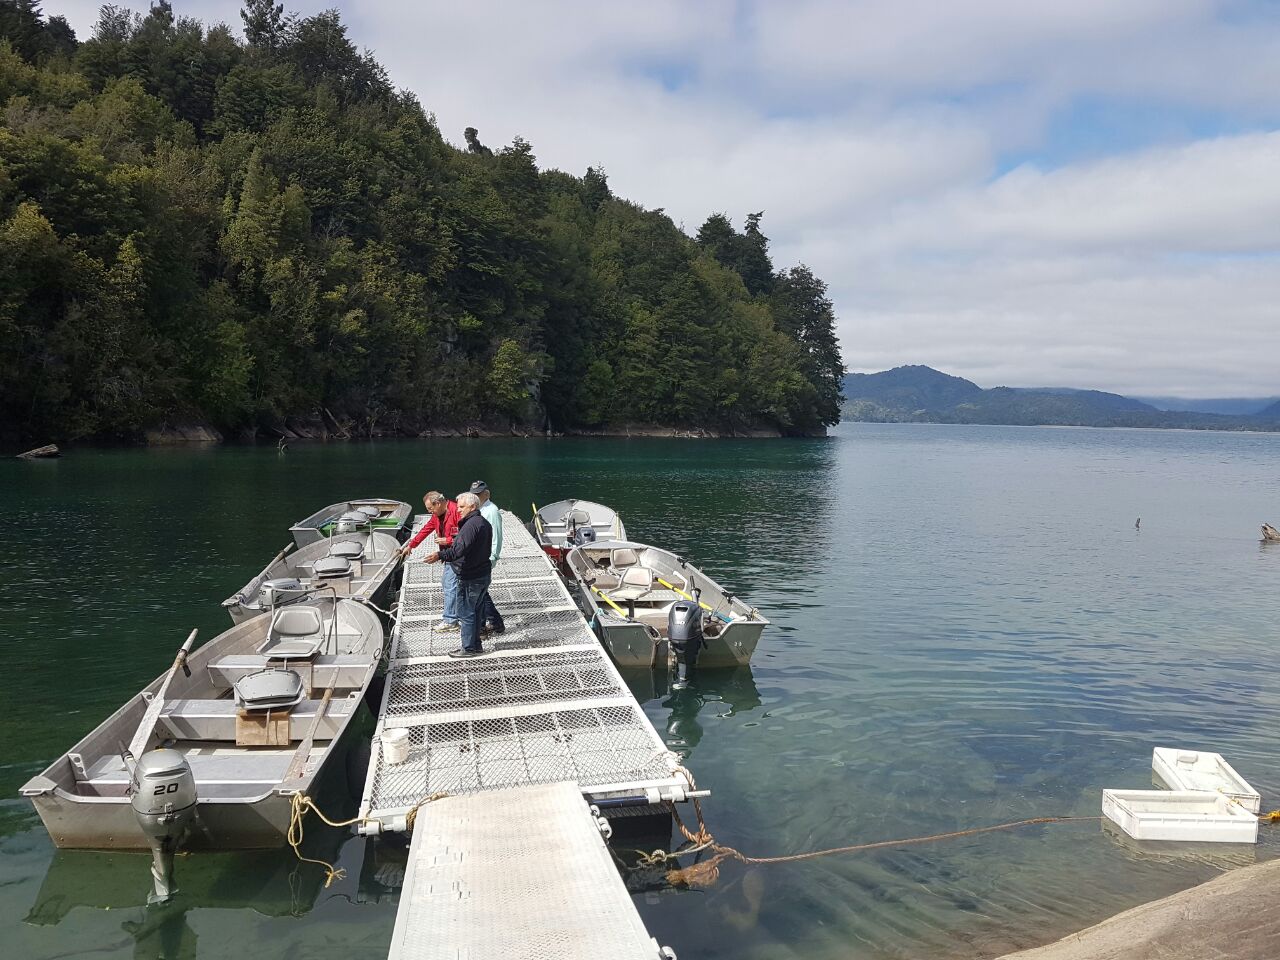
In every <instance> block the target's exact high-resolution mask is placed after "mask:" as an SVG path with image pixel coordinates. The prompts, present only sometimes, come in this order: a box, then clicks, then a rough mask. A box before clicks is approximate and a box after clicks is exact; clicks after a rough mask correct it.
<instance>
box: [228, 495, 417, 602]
mask: <svg viewBox="0 0 1280 960" xmlns="http://www.w3.org/2000/svg"><path fill="white" fill-rule="evenodd" d="M356 516H358V514H357V515H353V514H344V517H345V518H346V519H344V520H341V521H340V522H339V523H338V524H337V525H336V526H335V531H334V533H333V534H332V536H329V537H326V538H324V539H322V540H317V541H316V542H314V543H309V544H307V545H306V546H305V547H300V548H299V549H297V550H294V549H293V545H292V544H289V545H288V546H286V547H285V548H284V549H283V550H281V551H280V552H279V553H278V554H276V556H275V559H274V560H272V561H271V562H270V563H269V564H267V566H266V568H265V569H264V570H263V571H262V572H261V573H259V574H258V575H257V576H256V577H254V578H253V579H252V580H250V581H249V582H248V583H246V584H245V585H244V586H243V587H241V588H240V589H239V590H237V591H236V592H235V593H234V594H232V595H231V596H230V597H228V598H227V599H226V600H223V601H222V606H223V607H225V608H226V610H227V612H228V613H229V614H231V620H232V622H233V623H243V622H244V621H245V620H248V619H250V618H252V617H256V616H258V615H259V614H261V613H264V612H265V611H267V610H270V609H273V608H274V607H276V606H279V605H281V604H284V603H289V602H291V601H293V600H297V599H301V598H303V597H306V596H311V595H315V596H319V595H322V594H324V595H329V596H331V597H358V598H360V599H363V600H367V601H369V602H371V603H373V604H376V605H378V606H384V605H385V601H386V599H387V595H388V594H389V592H390V590H391V586H392V581H393V580H394V576H393V575H394V574H395V572H396V570H397V569H398V568H399V566H400V543H399V541H398V540H396V538H395V537H393V536H392V535H391V534H389V533H383V532H382V531H380V530H375V529H372V528H371V527H370V525H369V523H368V522H367V518H361V519H360V520H357V519H356Z"/></svg>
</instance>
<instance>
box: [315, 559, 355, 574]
mask: <svg viewBox="0 0 1280 960" xmlns="http://www.w3.org/2000/svg"><path fill="white" fill-rule="evenodd" d="M311 569H312V571H313V572H314V573H315V575H316V576H317V577H320V578H322V579H329V578H332V577H349V576H351V561H350V560H348V559H347V558H346V557H322V558H321V559H319V560H317V561H316V562H315V563H313V564H311Z"/></svg>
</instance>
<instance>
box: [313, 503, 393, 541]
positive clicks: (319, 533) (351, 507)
mask: <svg viewBox="0 0 1280 960" xmlns="http://www.w3.org/2000/svg"><path fill="white" fill-rule="evenodd" d="M348 513H362V514H364V515H365V516H366V517H368V519H369V524H370V526H371V527H372V528H373V529H375V530H380V531H382V532H383V533H388V534H390V535H391V536H393V537H395V538H396V539H397V540H404V538H405V535H406V534H407V532H408V529H409V527H408V524H409V515H410V514H411V513H412V508H411V507H410V506H409V504H407V503H402V502H401V501H399V500H377V499H375V500H343V501H342V502H341V503H331V504H329V506H327V507H325V508H324V509H323V510H317V511H316V512H315V513H313V514H312V515H311V516H309V517H307V518H306V519H305V520H299V521H298V522H297V523H295V524H294V525H293V526H292V527H290V528H289V532H290V533H292V534H293V542H294V544H295V545H296V546H299V547H305V546H307V545H308V544H311V543H315V542H316V541H318V540H323V539H325V538H326V537H329V536H332V535H333V533H334V532H335V531H336V529H337V527H338V522H339V520H340V519H341V518H342V516H343V514H348Z"/></svg>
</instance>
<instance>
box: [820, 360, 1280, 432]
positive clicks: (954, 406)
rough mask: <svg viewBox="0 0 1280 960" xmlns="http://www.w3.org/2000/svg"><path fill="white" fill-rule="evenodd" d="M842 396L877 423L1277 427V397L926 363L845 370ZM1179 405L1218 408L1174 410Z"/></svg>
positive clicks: (858, 416)
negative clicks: (1143, 394) (1118, 385)
mask: <svg viewBox="0 0 1280 960" xmlns="http://www.w3.org/2000/svg"><path fill="white" fill-rule="evenodd" d="M844 395H845V402H844V419H845V420H862V421H868V422H875V423H990V424H1013V425H1020V426H1078V427H1180V428H1184V429H1196V430H1280V400H1275V401H1274V402H1272V401H1271V399H1270V398H1260V399H1254V400H1247V399H1234V400H1233V399H1223V400H1204V401H1188V400H1179V401H1172V400H1169V399H1167V398H1149V399H1147V400H1139V399H1136V398H1134V397H1122V396H1120V394H1118V393H1104V392H1102V391H1100V390H1074V389H1070V388H1063V387H1040V388H1028V387H992V388H990V389H986V390H984V389H983V388H982V387H980V386H978V385H977V384H976V383H973V382H972V381H969V380H965V379H964V378H962V377H953V376H950V375H949V374H945V373H942V372H940V371H938V370H934V369H933V368H932V367H925V366H907V367H894V368H893V369H892V370H885V371H883V372H882V373H851V374H848V375H847V376H846V377H845V379H844ZM1175 404H1197V405H1200V406H1213V407H1214V408H1215V409H1213V410H1192V409H1173V407H1174V406H1175ZM1228 410H1230V412H1228Z"/></svg>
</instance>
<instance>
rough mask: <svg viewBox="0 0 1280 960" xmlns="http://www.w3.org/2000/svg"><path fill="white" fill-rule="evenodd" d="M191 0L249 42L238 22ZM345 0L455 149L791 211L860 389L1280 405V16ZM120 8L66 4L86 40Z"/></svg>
mask: <svg viewBox="0 0 1280 960" xmlns="http://www.w3.org/2000/svg"><path fill="white" fill-rule="evenodd" d="M125 5H128V4H127V2H126V3H125ZM174 5H175V8H176V10H177V12H178V13H179V14H180V15H183V14H185V15H191V16H196V17H198V18H200V19H203V20H206V21H216V20H223V21H226V22H227V23H230V24H232V25H233V26H236V27H237V28H238V27H239V22H240V21H239V17H238V9H239V5H238V3H236V2H223V0H191V2H183V0H174ZM330 5H332V4H312V3H307V2H297V3H295V4H289V3H288V2H287V0H286V6H287V7H289V8H290V9H297V10H299V11H300V12H302V13H304V14H309V13H314V12H317V11H318V10H320V9H323V7H325V6H330ZM337 5H338V7H339V8H340V9H341V10H342V12H343V16H344V20H345V21H346V22H347V24H348V26H349V28H350V34H351V36H352V38H353V40H354V41H355V42H356V43H357V44H359V45H361V46H364V47H368V48H369V49H371V50H372V51H373V52H374V53H375V54H376V56H377V57H378V59H379V60H380V61H381V62H382V63H383V65H384V66H386V68H387V70H388V72H389V73H390V75H391V78H392V80H393V81H394V82H395V83H396V85H397V86H401V87H407V88H409V89H412V90H413V91H415V92H416V93H417V94H418V96H419V98H420V99H421V101H422V102H423V104H424V105H425V106H426V107H427V109H428V110H430V111H432V112H434V113H435V115H436V117H437V119H438V121H439V123H440V127H441V129H442V130H443V131H444V133H445V135H446V137H448V138H449V139H450V140H453V141H454V142H456V143H461V142H462V131H463V129H464V128H465V127H467V126H475V127H478V128H479V130H480V136H481V139H482V140H483V141H484V142H485V143H486V144H488V145H490V146H499V145H501V144H503V143H507V142H510V140H511V139H512V138H513V137H515V136H522V137H524V138H525V139H527V140H529V141H530V142H531V143H532V144H533V146H534V150H535V152H536V153H537V155H538V158H539V161H540V163H541V164H542V165H543V166H553V167H559V168H561V169H564V170H568V171H571V172H575V173H581V172H583V171H584V170H585V169H586V167H587V166H589V165H598V166H603V167H604V168H605V169H606V171H607V172H608V175H609V181H610V184H611V186H612V187H613V189H614V191H615V193H618V194H620V195H622V196H626V197H628V198H630V199H632V200H635V201H637V202H639V203H642V204H644V205H645V206H648V207H663V208H665V209H666V210H667V212H668V213H670V214H671V215H672V216H673V217H675V219H676V220H677V221H678V222H683V223H684V225H685V227H686V229H687V230H689V231H690V232H693V231H695V230H696V229H697V227H698V225H699V224H700V223H701V222H702V220H703V219H704V218H705V217H706V215H707V214H708V213H709V212H711V211H722V212H725V213H727V214H729V215H730V216H731V217H732V218H733V220H734V222H735V223H737V224H738V225H739V226H741V223H742V218H743V217H744V216H745V215H746V214H747V213H749V212H752V211H755V210H764V211H765V218H764V227H765V232H766V233H767V234H768V235H769V237H770V238H771V239H772V243H773V253H774V261H775V263H776V264H778V265H780V266H782V265H789V264H793V263H796V262H801V261H802V262H804V263H807V264H809V265H810V266H811V267H812V268H813V269H814V271H815V272H817V273H818V275H819V276H821V277H823V278H824V279H826V280H827V281H828V283H829V284H830V287H831V294H832V297H833V299H834V300H835V303H836V308H837V311H838V314H839V317H840V334H841V339H842V342H843V344H844V355H845V362H846V363H847V364H848V366H849V368H850V369H851V370H856V371H873V370H881V369H885V368H887V367H891V366H896V365H898V364H904V363H925V364H929V365H931V366H934V367H938V368H940V369H942V370H946V371H947V372H950V373H956V374H959V375H962V376H966V377H969V378H970V379H973V380H975V381H976V382H978V383H979V384H981V385H982V386H996V385H999V384H1008V385H1013V386H1078V387H1092V388H1097V389H1104V390H1114V391H1118V392H1122V393H1134V394H1145V395H1153V394H1154V395H1180V396H1255V395H1257V396H1260V395H1273V394H1280V372H1278V371H1280V363H1278V361H1280V163H1278V161H1280V18H1278V17H1277V16H1276V15H1275V14H1276V9H1275V6H1274V5H1273V4H1271V3H1267V2H1252V3H1251V2H1244V0H1241V2H1232V0H1221V2H1217V0H1122V2H1117V0H1072V2H1071V3H1056V2H1048V0H1045V2H1037V0H1032V2H1027V0H844V2H836V0H788V2H785V3H784V2H775V3H767V2H763V0H761V2H727V0H726V2H704V3H698V2H690V0H683V2H679V0H671V2H668V0H646V2H644V3H621V2H617V3H585V2H578V3H566V2H555V0H544V2H537V3H531V2H527V0H525V2H484V3H458V2H456V0H454V2H448V3H443V2H404V0H379V2H376V3H374V2H342V3H338V4H337ZM135 6H136V7H137V8H139V9H143V8H145V3H136V4H135ZM96 9H97V5H96V4H95V3H89V2H80V0H72V2H67V0H46V2H45V11H46V12H47V13H50V14H53V13H63V14H64V15H66V16H67V17H68V19H69V20H71V22H72V25H73V26H74V27H75V28H76V31H77V34H78V35H79V36H81V37H82V38H83V37H85V36H87V35H88V34H89V32H90V31H91V29H92V24H93V22H94V21H95V19H96Z"/></svg>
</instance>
